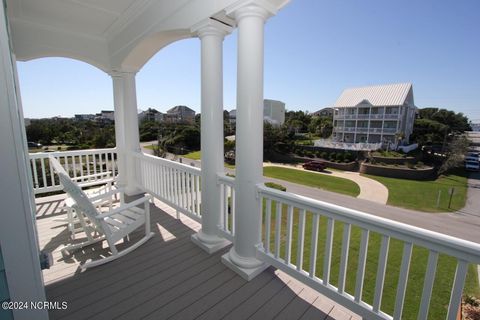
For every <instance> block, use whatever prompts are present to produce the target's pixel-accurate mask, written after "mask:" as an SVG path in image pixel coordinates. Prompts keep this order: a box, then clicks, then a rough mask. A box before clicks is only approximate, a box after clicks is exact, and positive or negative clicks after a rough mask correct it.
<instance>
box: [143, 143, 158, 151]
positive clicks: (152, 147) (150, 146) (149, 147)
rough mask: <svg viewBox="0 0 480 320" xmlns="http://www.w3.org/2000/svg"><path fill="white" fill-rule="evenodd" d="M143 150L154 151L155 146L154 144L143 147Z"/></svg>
mask: <svg viewBox="0 0 480 320" xmlns="http://www.w3.org/2000/svg"><path fill="white" fill-rule="evenodd" d="M144 148H145V149H150V150H155V149H157V145H156V144H151V145H149V146H144Z"/></svg>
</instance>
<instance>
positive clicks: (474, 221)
mask: <svg viewBox="0 0 480 320" xmlns="http://www.w3.org/2000/svg"><path fill="white" fill-rule="evenodd" d="M146 150H148V149H146ZM182 161H183V163H188V164H193V165H195V166H196V167H200V161H196V160H191V159H185V158H183V159H182ZM226 171H227V172H230V173H234V170H231V169H226ZM265 181H272V182H276V183H280V184H282V185H283V186H285V187H286V188H287V191H289V192H292V193H297V194H300V195H303V196H307V197H310V198H313V199H316V200H320V201H325V202H330V203H333V204H337V205H341V206H344V207H347V208H350V209H354V210H359V211H363V212H366V213H369V214H373V215H376V216H379V217H383V218H387V219H392V220H395V221H399V222H403V223H406V224H409V225H413V226H416V227H420V228H425V229H428V230H432V231H436V232H440V233H443V234H447V235H451V236H454V237H457V238H461V239H465V240H469V241H473V242H477V243H480V173H474V174H472V175H471V177H470V179H469V180H468V184H469V189H468V194H467V204H466V206H465V208H463V209H462V210H460V211H458V212H455V213H427V212H420V211H414V210H408V209H403V208H398V207H393V206H389V205H384V204H380V203H376V202H372V201H369V200H365V199H359V198H354V197H350V196H346V195H342V194H338V193H334V192H330V191H325V190H321V189H317V188H311V187H306V186H303V185H299V184H296V183H291V182H287V181H284V180H278V179H272V178H265Z"/></svg>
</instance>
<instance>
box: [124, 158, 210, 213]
mask: <svg viewBox="0 0 480 320" xmlns="http://www.w3.org/2000/svg"><path fill="white" fill-rule="evenodd" d="M133 157H134V158H135V170H136V183H137V184H138V186H139V187H140V188H142V189H144V190H145V191H147V192H149V193H150V194H152V195H153V196H154V197H156V198H158V199H159V200H161V201H162V202H164V203H166V204H167V205H169V206H171V207H172V208H174V209H175V210H177V212H180V213H183V214H184V215H186V216H188V217H190V218H192V219H194V220H196V221H198V222H201V219H202V216H201V213H200V202H201V194H200V176H201V171H200V169H198V168H195V167H191V166H188V165H185V164H181V163H177V162H174V161H170V160H166V159H163V158H159V157H155V156H152V155H148V154H143V153H134V154H133Z"/></svg>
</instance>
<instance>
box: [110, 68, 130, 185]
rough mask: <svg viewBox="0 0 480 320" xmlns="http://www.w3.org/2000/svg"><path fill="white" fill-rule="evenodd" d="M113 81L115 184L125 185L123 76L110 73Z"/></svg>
mask: <svg viewBox="0 0 480 320" xmlns="http://www.w3.org/2000/svg"><path fill="white" fill-rule="evenodd" d="M110 76H111V77H112V81H113V106H114V110H115V112H114V115H115V147H116V149H117V168H118V176H117V184H118V186H120V187H126V185H127V180H126V173H127V170H126V167H125V161H126V159H125V126H124V122H125V121H124V107H123V77H122V74H121V73H118V72H114V73H111V74H110Z"/></svg>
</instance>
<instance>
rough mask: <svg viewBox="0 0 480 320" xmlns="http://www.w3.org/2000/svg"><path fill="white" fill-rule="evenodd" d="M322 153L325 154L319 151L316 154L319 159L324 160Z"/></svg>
mask: <svg viewBox="0 0 480 320" xmlns="http://www.w3.org/2000/svg"><path fill="white" fill-rule="evenodd" d="M322 153H323V152H320V151H319V150H317V151H316V152H315V155H316V156H317V158H322Z"/></svg>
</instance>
